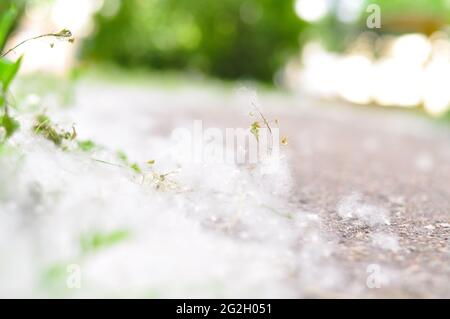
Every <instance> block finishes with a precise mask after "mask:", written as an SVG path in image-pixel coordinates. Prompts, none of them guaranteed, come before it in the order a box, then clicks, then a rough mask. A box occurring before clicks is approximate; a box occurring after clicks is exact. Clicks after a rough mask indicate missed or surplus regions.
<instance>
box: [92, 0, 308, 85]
mask: <svg viewBox="0 0 450 319" xmlns="http://www.w3.org/2000/svg"><path fill="white" fill-rule="evenodd" d="M293 7H294V1H293V0H283V1H280V0H220V1H204V0H146V1H142V0H126V1H124V0H122V1H120V0H105V3H104V7H103V9H102V10H101V11H100V12H99V14H98V15H97V16H96V19H95V21H96V32H94V34H93V35H92V37H91V38H90V39H88V41H86V43H85V45H84V50H83V53H84V56H85V57H88V58H91V59H96V60H109V61H115V62H117V63H119V64H121V65H124V66H126V67H130V66H131V67H132V66H137V67H143V66H148V67H151V68H153V69H184V70H194V71H200V72H204V73H207V74H212V75H214V76H218V77H221V78H227V79H236V78H253V79H258V80H262V81H266V82H270V81H271V80H272V79H273V76H274V74H275V73H276V71H277V70H278V69H279V68H280V67H281V66H282V65H283V63H284V62H285V61H286V59H287V58H288V57H289V56H291V55H292V54H295V53H296V52H298V48H299V35H300V31H301V29H302V27H303V25H304V23H303V22H302V21H301V20H300V19H299V18H298V17H297V16H296V15H295V12H294V10H293Z"/></svg>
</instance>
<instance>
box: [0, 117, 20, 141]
mask: <svg viewBox="0 0 450 319" xmlns="http://www.w3.org/2000/svg"><path fill="white" fill-rule="evenodd" d="M0 127H3V128H4V129H5V131H6V138H8V137H10V136H11V135H13V134H14V132H15V131H17V129H18V128H19V127H20V125H19V122H17V121H16V120H15V119H13V118H12V117H10V116H9V115H8V114H4V115H2V116H1V117H0Z"/></svg>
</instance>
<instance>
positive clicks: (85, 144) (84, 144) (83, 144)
mask: <svg viewBox="0 0 450 319" xmlns="http://www.w3.org/2000/svg"><path fill="white" fill-rule="evenodd" d="M77 144H78V147H79V148H80V149H81V150H82V151H84V152H90V151H92V150H93V149H94V148H95V147H96V145H95V143H94V142H92V141H91V140H85V141H78V143H77Z"/></svg>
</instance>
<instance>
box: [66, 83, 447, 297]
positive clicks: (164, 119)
mask: <svg viewBox="0 0 450 319" xmlns="http://www.w3.org/2000/svg"><path fill="white" fill-rule="evenodd" d="M260 102H261V105H262V108H263V110H264V112H265V114H266V116H267V117H270V118H277V119H279V121H280V127H281V131H282V133H283V134H284V135H286V136H287V137H288V140H289V144H288V146H287V149H288V156H289V159H290V166H291V169H292V172H293V175H294V180H295V194H294V195H293V196H292V198H291V201H292V202H293V203H294V204H295V205H296V206H297V207H299V209H301V210H303V211H308V212H313V213H315V214H318V215H319V216H320V218H321V220H322V223H321V226H320V230H321V233H322V235H323V236H324V238H326V240H327V241H329V242H332V243H335V245H334V249H333V251H332V252H330V255H329V261H330V264H335V263H338V264H339V265H341V268H343V269H344V270H345V271H344V272H343V277H344V278H342V280H343V286H342V288H341V289H338V290H334V291H333V292H330V291H323V290H321V289H318V290H314V289H311V290H310V292H309V293H308V294H307V296H311V297H425V298H427V297H447V298H448V297H450V284H449V283H450V242H449V236H450V182H449V181H450V131H449V129H448V128H449V127H450V126H447V127H446V126H444V125H439V124H436V123H434V122H432V121H430V120H427V119H425V118H422V117H421V116H417V115H415V114H413V113H408V112H402V111H392V110H382V109H374V108H362V107H360V108H357V107H351V106H349V105H337V104H339V103H328V102H318V101H314V100H309V99H306V98H302V97H299V96H294V95H282V94H273V93H268V94H261V95H260ZM76 104H77V108H78V110H84V111H86V110H89V112H84V113H82V112H81V113H79V114H88V115H83V116H78V117H77V121H78V122H79V123H77V125H78V124H79V125H80V126H81V127H80V128H79V130H80V131H82V130H83V127H82V126H83V125H86V128H88V127H89V125H91V123H95V121H98V120H99V119H100V120H101V121H104V123H105V125H104V126H105V128H104V129H103V130H102V132H97V133H95V134H97V135H96V136H94V138H97V139H99V140H106V137H111V136H117V138H116V139H115V142H114V143H116V144H115V145H114V146H121V147H124V148H126V147H127V143H128V144H129V143H136V144H138V143H141V144H142V143H143V144H145V141H142V136H145V134H149V135H152V136H161V137H165V136H168V135H169V134H170V132H171V131H172V130H173V129H174V128H176V127H178V126H185V125H190V124H189V123H192V120H202V121H203V126H204V127H219V128H225V127H248V126H249V123H251V119H249V118H248V116H247V115H246V111H245V110H244V108H245V106H243V105H242V103H241V102H239V101H238V100H237V99H236V98H235V97H234V96H233V94H232V92H228V93H226V92H225V93H224V92H221V91H217V92H216V91H214V90H202V89H198V88H183V89H155V88H152V87H142V88H131V87H129V88H127V87H119V86H116V85H114V86H109V85H96V86H92V85H86V84H85V85H82V86H81V87H80V88H79V91H78V98H77V103H76ZM74 110H76V109H74ZM128 111H129V112H133V114H136V116H135V122H133V123H130V121H128V122H121V116H120V112H128ZM74 112H78V111H74ZM146 123H151V125H149V126H147V125H146ZM93 134H94V133H93ZM91 136H92V135H91ZM124 136H125V137H124ZM374 216H375V217H374ZM380 216H384V217H383V218H385V220H380V219H379V217H380ZM299 245H302V243H299ZM304 271H314V270H313V269H305V270H304ZM372 274H380V276H379V277H377V278H378V279H379V280H378V279H377V280H375V281H373V280H372V279H373V278H372V277H371V275H372ZM383 274H385V275H386V276H383ZM361 287H363V288H361Z"/></svg>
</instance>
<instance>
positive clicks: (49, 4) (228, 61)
mask: <svg viewBox="0 0 450 319" xmlns="http://www.w3.org/2000/svg"><path fill="white" fill-rule="evenodd" d="M11 3H13V4H14V5H16V6H17V7H18V8H19V10H20V12H21V15H20V19H19V21H17V25H16V28H15V30H14V32H13V37H12V39H11V40H10V42H9V43H8V46H12V45H13V44H14V43H17V42H20V41H21V40H23V39H26V38H29V37H32V36H35V35H38V34H43V33H47V32H49V31H59V30H60V29H62V28H69V29H70V30H71V31H72V32H73V33H74V35H75V37H76V42H75V44H74V45H71V46H68V45H66V44H64V45H60V44H58V43H51V40H42V41H36V42H32V43H30V44H28V45H26V46H23V47H21V48H20V49H19V50H17V52H15V54H16V55H19V54H22V53H26V59H25V61H24V65H23V69H22V72H28V73H30V72H37V71H39V72H50V73H55V74H67V73H68V72H69V71H70V70H72V69H73V68H93V67H96V66H97V65H99V64H113V65H117V66H120V67H121V68H124V69H139V70H142V69H143V70H148V71H149V72H155V71H158V72H164V71H176V72H183V73H185V74H194V75H201V76H206V77H214V78H220V79H224V80H227V81H228V80H255V81H260V82H264V83H268V84H271V85H272V84H273V85H275V86H281V87H284V88H289V89H291V90H294V91H298V92H301V93H303V94H310V95H313V96H315V97H318V98H322V99H330V100H333V99H340V100H345V101H348V102H351V103H354V104H364V105H371V106H373V107H377V106H389V107H402V108H410V109H420V110H424V111H425V112H426V113H427V114H429V115H432V116H435V117H441V116H445V115H446V114H448V112H449V109H450V89H449V88H448V83H450V60H449V57H450V41H449V30H450V29H449V18H450V1H448V0H417V1H406V0H396V1H389V0H379V1H366V0H295V1H294V0H285V1H279V0H222V1H203V0H147V1H142V0H126V1H124V0H34V1H32V0H30V1H20V0H7V1H2V3H1V5H0V9H1V10H4V8H6V7H7V6H9V5H10V4H11ZM370 4H377V5H379V8H380V9H381V11H380V12H381V28H373V29H371V28H369V27H368V26H367V24H366V21H367V19H368V18H369V16H370V15H371V13H372V11H370V10H369V11H368V8H369V5H370ZM50 45H52V47H53V48H52V49H50Z"/></svg>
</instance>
